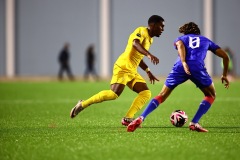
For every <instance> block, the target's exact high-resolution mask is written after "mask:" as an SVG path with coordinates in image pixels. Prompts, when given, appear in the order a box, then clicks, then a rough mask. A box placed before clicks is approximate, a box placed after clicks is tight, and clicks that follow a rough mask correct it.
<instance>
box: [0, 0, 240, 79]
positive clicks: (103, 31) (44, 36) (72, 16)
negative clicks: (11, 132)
mask: <svg viewBox="0 0 240 160" xmlns="http://www.w3.org/2000/svg"><path fill="white" fill-rule="evenodd" d="M209 2H210V4H209ZM239 7H240V1H239V0H227V1H226V0H181V1H180V0H171V1H169V0H147V1H146V0H0V77H24V76H33V77H35V76H37V77H41V76H43V77H44V76H47V77H57V75H58V72H59V63H58V56H59V52H60V51H61V49H62V48H63V45H64V44H65V43H69V44H70V47H69V52H70V66H71V70H72V73H73V74H74V76H75V77H79V78H81V77H83V76H84V72H85V70H86V64H85V63H86V60H85V59H86V58H85V55H86V50H87V48H88V46H89V45H90V44H93V45H94V46H95V61H96V63H95V65H96V66H95V69H96V72H97V73H98V75H99V76H100V77H101V78H110V77H111V74H112V66H113V63H114V62H115V60H116V59H117V57H118V56H119V55H120V54H121V53H122V52H123V51H124V50H125V47H126V44H127V40H128V36H129V35H130V33H131V32H132V31H133V30H134V29H135V28H136V27H139V26H147V20H148V18H149V17H150V16H151V15H154V14H157V15H160V16H162V17H163V18H164V19H165V31H164V32H163V34H162V35H161V37H160V38H156V37H155V38H154V42H153V45H152V46H151V48H150V52H151V53H152V54H154V55H156V56H157V57H158V58H159V59H160V63H159V64H158V65H157V66H153V65H151V64H150V61H148V60H147V59H145V61H146V62H147V64H149V66H150V68H151V70H152V71H153V73H155V74H156V75H158V76H166V75H167V74H168V73H169V71H170V70H171V67H172V65H173V63H174V62H175V60H176V57H177V52H176V50H175V49H174V47H173V41H174V40H175V38H176V37H178V36H180V34H179V33H178V28H179V26H181V25H183V24H184V23H186V22H189V21H193V22H195V23H197V24H198V25H199V27H200V29H201V32H202V34H203V35H205V36H207V37H209V38H211V39H212V40H213V41H214V42H216V43H217V44H218V45H219V46H221V47H222V48H225V47H229V48H230V49H231V51H232V53H233V54H234V71H235V74H236V76H239V75H240V54H239V51H240V45H239V42H240V32H239V28H240V20H239V17H238V16H239V15H240V10H239ZM209 11H210V13H211V14H210V15H206V13H208V12H209ZM11 13H12V14H11ZM209 18H210V25H208V24H206V23H209V22H207V21H206V19H209ZM9 21H10V22H9ZM11 22H12V23H11ZM209 27H210V28H209ZM11 49H12V50H11ZM9 50H10V51H9ZM9 55H10V56H9ZM210 65H211V69H212V71H211V72H212V73H211V74H212V75H213V76H220V75H221V73H222V68H221V59H220V58H218V57H216V56H213V57H212V59H210ZM141 72H142V71H140V73H141Z"/></svg>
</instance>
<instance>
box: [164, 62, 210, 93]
mask: <svg viewBox="0 0 240 160" xmlns="http://www.w3.org/2000/svg"><path fill="white" fill-rule="evenodd" d="M189 69H190V72H191V75H188V74H186V73H185V71H184V69H183V67H182V65H177V66H174V67H173V69H172V71H171V72H170V73H169V74H168V77H167V79H166V81H165V85H166V86H167V87H168V88H171V89H174V88H175V87H177V86H178V85H179V84H182V83H183V82H185V81H187V80H191V81H192V82H193V83H194V84H195V85H196V86H197V87H198V88H205V87H209V86H210V85H211V84H212V78H211V77H210V76H209V74H208V73H207V70H206V68H205V67H199V66H196V65H194V66H190V65H189Z"/></svg>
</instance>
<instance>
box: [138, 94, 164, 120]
mask: <svg viewBox="0 0 240 160" xmlns="http://www.w3.org/2000/svg"><path fill="white" fill-rule="evenodd" d="M160 103H162V97H161V96H156V97H155V98H153V99H152V100H151V102H150V103H149V104H148V106H147V108H146V109H145V110H144V111H143V113H142V114H141V117H142V118H143V119H145V118H146V117H147V115H148V114H150V113H151V112H152V111H153V110H155V109H156V108H157V107H158V106H159V104H160Z"/></svg>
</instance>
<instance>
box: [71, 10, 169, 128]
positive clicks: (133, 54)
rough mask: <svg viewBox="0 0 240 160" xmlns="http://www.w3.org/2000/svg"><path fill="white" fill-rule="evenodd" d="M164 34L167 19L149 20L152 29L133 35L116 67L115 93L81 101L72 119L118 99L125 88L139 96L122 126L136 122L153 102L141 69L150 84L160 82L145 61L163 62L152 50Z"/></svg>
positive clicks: (113, 90) (73, 109) (112, 90)
mask: <svg viewBox="0 0 240 160" xmlns="http://www.w3.org/2000/svg"><path fill="white" fill-rule="evenodd" d="M163 31H164V19H163V18H162V17H161V16H158V15H153V16H151V17H150V18H149V19H148V27H138V28H136V29H135V31H134V32H133V33H132V34H131V35H130V37H129V39H128V44H127V47H126V49H125V51H124V52H123V53H122V54H121V55H120V56H119V58H118V59H117V61H116V62H115V64H114V66H113V76H112V79H111V83H110V84H111V89H110V90H103V91H101V92H99V93H97V94H95V95H93V96H92V97H90V98H89V99H87V100H84V101H83V100H80V101H79V102H78V103H77V104H76V106H75V107H73V108H72V110H71V112H70V117H71V118H74V117H76V116H77V115H78V113H79V112H81V111H82V110H83V109H85V108H86V107H88V106H90V105H92V104H95V103H100V102H103V101H108V100H114V99H116V98H118V97H119V96H120V95H121V93H122V91H123V90H124V88H125V86H126V85H127V86H128V87H129V88H130V89H131V90H133V91H134V92H136V93H138V96H137V97H136V98H135V99H134V101H133V102H132V105H131V106H130V108H129V110H128V112H127V113H126V115H125V117H124V118H123V119H122V125H125V126H128V124H129V123H131V122H132V121H133V120H134V115H135V113H137V111H139V110H140V109H141V108H142V107H143V106H144V104H145V103H146V102H147V101H148V100H149V99H150V98H151V91H150V90H149V89H148V87H147V84H146V81H145V80H144V79H143V78H142V76H141V75H140V74H139V73H138V72H137V68H138V66H139V67H140V68H142V69H143V70H144V71H146V73H147V75H148V77H149V79H150V82H151V83H153V84H154V82H155V80H157V81H158V79H157V78H156V77H155V76H154V75H153V74H152V73H151V71H150V69H149V68H148V66H147V64H146V63H145V62H144V61H143V58H144V56H147V57H148V58H149V59H150V60H151V62H152V63H153V64H155V65H156V64H158V63H159V59H158V58H157V57H155V56H154V55H152V54H151V53H150V52H149V51H148V50H149V48H150V46H151V44H152V42H153V37H155V36H156V37H159V36H160V35H161V33H162V32H163Z"/></svg>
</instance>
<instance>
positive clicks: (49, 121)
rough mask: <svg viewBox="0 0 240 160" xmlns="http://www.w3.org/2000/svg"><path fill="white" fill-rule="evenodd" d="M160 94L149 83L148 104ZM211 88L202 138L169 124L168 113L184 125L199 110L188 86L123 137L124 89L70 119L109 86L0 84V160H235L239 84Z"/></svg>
mask: <svg viewBox="0 0 240 160" xmlns="http://www.w3.org/2000/svg"><path fill="white" fill-rule="evenodd" d="M161 87H162V82H161V83H158V84H155V85H150V84H149V88H150V90H151V91H152V97H153V96H155V95H157V93H158V92H159V90H160V89H161ZM215 87H216V92H217V99H216V101H215V102H214V104H213V106H212V108H211V109H210V110H209V112H208V113H207V114H206V115H204V116H203V118H202V119H201V121H200V122H201V124H202V126H204V127H205V128H207V129H208V130H209V132H208V133H197V132H191V131H189V129H188V127H187V125H185V126H183V127H181V128H176V127H174V126H172V124H171V123H170V121H169V116H170V114H171V112H172V111H173V110H175V109H182V110H184V111H186V113H187V114H188V116H189V119H190V120H191V119H192V117H193V116H194V114H195V112H196V110H197V109H198V105H199V103H200V101H201V100H202V98H203V95H202V93H201V92H200V91H199V90H198V89H197V88H196V87H195V86H194V85H193V84H192V83H190V82H189V83H188V82H187V83H185V84H183V85H180V86H179V87H177V88H176V89H175V90H174V92H173V93H172V95H171V96H170V97H169V99H168V100H167V101H166V102H165V103H163V104H161V105H160V106H159V108H158V109H157V110H155V111H154V112H153V113H152V114H150V115H149V116H148V117H147V119H146V120H145V122H144V123H143V128H140V129H137V130H136V131H135V132H133V133H128V132H126V127H123V126H121V118H122V117H123V116H124V115H125V113H126V112H127V110H128V108H129V106H130V104H131V102H132V101H133V99H134V97H135V96H136V94H135V93H133V92H131V91H130V90H129V89H128V88H126V89H125V90H124V92H123V93H122V95H121V96H120V97H119V98H118V99H117V100H115V101H108V102H104V103H99V104H95V105H93V106H91V107H89V108H87V109H86V110H84V111H83V112H82V113H81V114H80V115H79V116H77V117H76V118H75V119H70V118H69V112H70V110H71V108H72V107H73V106H74V105H75V104H76V102H77V101H78V99H80V98H81V99H86V98H89V97H90V96H92V95H93V94H95V93H97V92H99V91H101V90H103V89H108V88H109V84H108V82H80V81H78V82H0V159H1V160H6V159H11V160H12V159H24V160H26V159H34V160H37V159H39V160H42V159H49V160H51V159H64V160H65V159H66V160H67V159H69V160H75V159H81V160H85V159H89V160H96V159H98V160H103V159H104V160H110V159H112V160H121V159H122V160H127V159H132V160H148V159H149V160H151V159H163V160H167V159H178V160H183V159H194V160H202V159H208V160H211V159H212V160H215V159H218V160H225V159H231V160H235V159H238V158H239V155H238V154H239V152H240V145H239V142H240V123H239V122H240V110H239V108H240V96H239V90H240V83H239V81H236V82H233V83H232V84H231V86H230V88H229V89H228V90H226V89H225V88H224V87H223V85H222V84H221V83H220V82H219V79H217V80H215ZM144 108H145V107H144ZM142 111H143V109H142V110H141V111H140V112H138V113H137V115H136V116H138V115H139V114H140V113H141V112H142Z"/></svg>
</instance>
